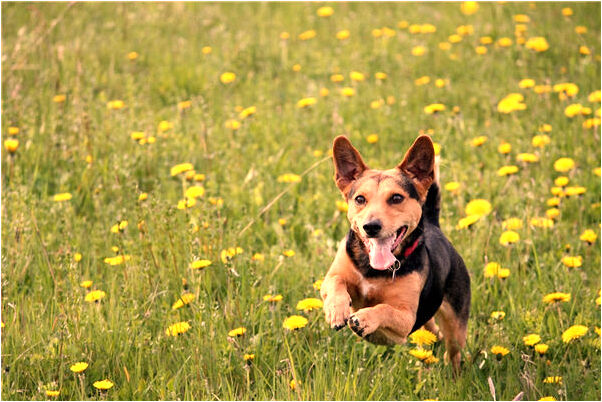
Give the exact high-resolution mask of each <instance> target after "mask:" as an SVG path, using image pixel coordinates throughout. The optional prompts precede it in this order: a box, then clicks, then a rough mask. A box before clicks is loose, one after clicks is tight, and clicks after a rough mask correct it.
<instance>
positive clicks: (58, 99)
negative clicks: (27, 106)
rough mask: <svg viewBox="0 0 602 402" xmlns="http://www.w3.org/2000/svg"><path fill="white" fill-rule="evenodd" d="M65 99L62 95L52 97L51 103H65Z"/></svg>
mask: <svg viewBox="0 0 602 402" xmlns="http://www.w3.org/2000/svg"><path fill="white" fill-rule="evenodd" d="M66 99H67V97H66V96H65V95H64V94H59V95H54V96H53V97H52V101H53V102H54V103H63V102H65V100H66Z"/></svg>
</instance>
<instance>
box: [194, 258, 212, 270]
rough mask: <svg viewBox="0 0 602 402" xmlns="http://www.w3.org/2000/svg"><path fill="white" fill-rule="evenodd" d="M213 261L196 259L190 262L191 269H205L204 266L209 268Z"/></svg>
mask: <svg viewBox="0 0 602 402" xmlns="http://www.w3.org/2000/svg"><path fill="white" fill-rule="evenodd" d="M211 264H212V262H211V261H210V260H196V261H193V262H191V263H190V268H191V269H203V268H207V267H208V266H209V265H211Z"/></svg>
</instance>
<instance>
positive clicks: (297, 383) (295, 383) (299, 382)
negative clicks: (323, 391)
mask: <svg viewBox="0 0 602 402" xmlns="http://www.w3.org/2000/svg"><path fill="white" fill-rule="evenodd" d="M300 384H301V381H296V380H291V381H290V382H289V383H288V386H289V387H290V389H291V390H293V391H294V390H295V389H297V386H298V385H300Z"/></svg>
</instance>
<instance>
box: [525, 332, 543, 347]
mask: <svg viewBox="0 0 602 402" xmlns="http://www.w3.org/2000/svg"><path fill="white" fill-rule="evenodd" d="M523 342H524V344H525V345H527V346H534V345H535V344H537V343H539V342H541V336H539V335H538V334H529V335H526V336H523Z"/></svg>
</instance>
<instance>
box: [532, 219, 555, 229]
mask: <svg viewBox="0 0 602 402" xmlns="http://www.w3.org/2000/svg"><path fill="white" fill-rule="evenodd" d="M529 224H530V225H531V226H534V227H538V228H544V229H549V228H553V227H554V221H553V220H552V219H550V218H540V217H534V218H531V219H530V220H529Z"/></svg>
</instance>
